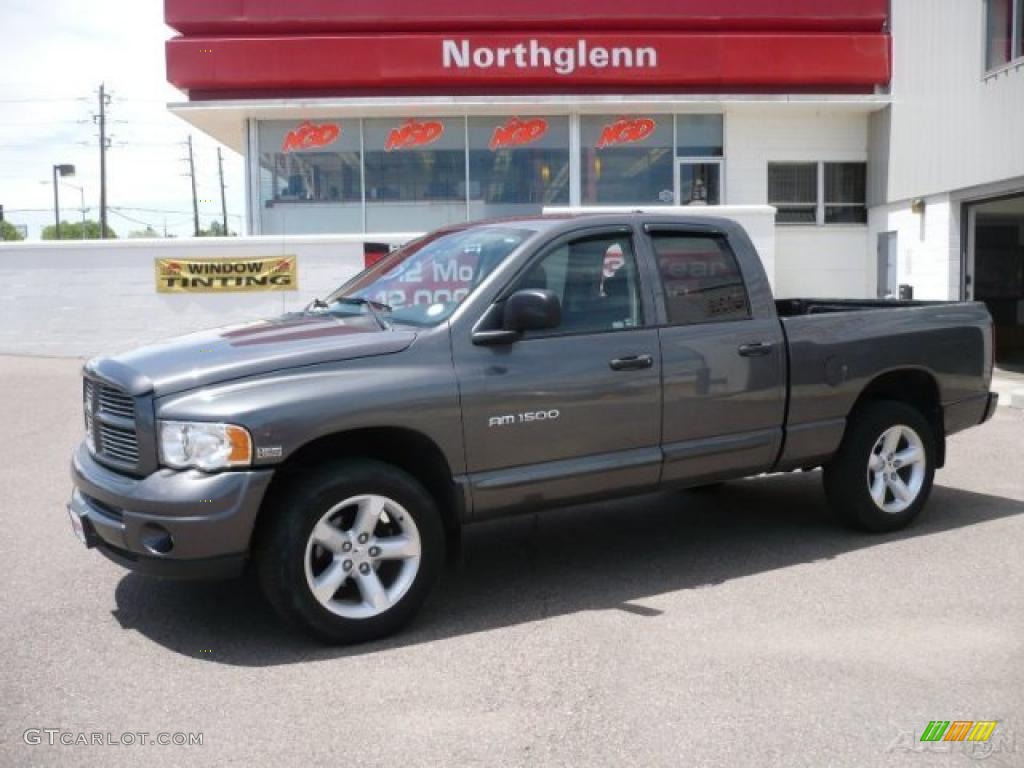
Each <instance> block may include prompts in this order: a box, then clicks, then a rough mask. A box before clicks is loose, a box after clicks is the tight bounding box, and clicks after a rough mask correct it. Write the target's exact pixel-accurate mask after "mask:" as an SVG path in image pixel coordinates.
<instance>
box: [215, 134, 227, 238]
mask: <svg viewBox="0 0 1024 768" xmlns="http://www.w3.org/2000/svg"><path fill="white" fill-rule="evenodd" d="M217 169H218V170H219V172H220V214H221V221H222V223H223V225H224V237H227V236H228V198H227V195H226V194H225V193H224V156H223V155H222V154H221V151H220V147H217Z"/></svg>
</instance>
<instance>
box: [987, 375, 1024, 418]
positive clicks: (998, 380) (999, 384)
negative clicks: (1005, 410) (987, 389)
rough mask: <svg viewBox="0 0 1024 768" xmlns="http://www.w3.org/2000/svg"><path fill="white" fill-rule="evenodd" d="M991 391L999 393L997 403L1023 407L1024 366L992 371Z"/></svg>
mask: <svg viewBox="0 0 1024 768" xmlns="http://www.w3.org/2000/svg"><path fill="white" fill-rule="evenodd" d="M992 391H993V392H998V393H999V404H1000V405H1008V406H1010V407H1011V408H1021V409H1024V368H1022V367H1019V366H1013V367H1012V368H1000V367H999V366H996V369H995V371H994V372H993V373H992Z"/></svg>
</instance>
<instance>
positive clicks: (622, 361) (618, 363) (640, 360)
mask: <svg viewBox="0 0 1024 768" xmlns="http://www.w3.org/2000/svg"><path fill="white" fill-rule="evenodd" d="M608 365H609V366H610V367H611V369H612V370H613V371H640V370H643V369H644V368H650V367H651V366H652V365H654V358H653V357H651V356H650V355H632V356H630V357H617V358H615V359H614V360H610V361H609V362H608Z"/></svg>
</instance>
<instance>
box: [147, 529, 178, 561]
mask: <svg viewBox="0 0 1024 768" xmlns="http://www.w3.org/2000/svg"><path fill="white" fill-rule="evenodd" d="M142 546H144V547H145V548H146V549H148V550H149V551H150V552H152V553H153V554H154V555H166V554H167V553H168V552H170V551H171V550H172V549H174V539H173V538H172V537H171V534H170V532H169V531H168V530H167V529H166V528H164V527H163V526H162V525H157V524H156V523H146V524H145V525H144V526H142Z"/></svg>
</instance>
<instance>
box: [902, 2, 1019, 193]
mask: <svg viewBox="0 0 1024 768" xmlns="http://www.w3.org/2000/svg"><path fill="white" fill-rule="evenodd" d="M984 10H985V3H984V0H892V34H893V78H892V85H891V91H892V94H893V100H892V108H891V109H892V112H891V118H890V119H891V134H890V137H889V147H888V158H887V165H888V171H889V173H888V185H887V195H886V201H887V202H895V201H899V200H905V199H909V198H915V197H925V196H928V195H934V194H939V193H944V192H948V191H951V190H958V189H964V188H967V187H974V186H979V185H983V184H990V183H993V182H997V181H1001V180H1003V179H1009V178H1013V177H1016V176H1024V60H1018V61H1017V63H1016V65H1014V66H1011V67H1009V68H1007V69H1004V70H1002V71H999V72H996V73H993V74H986V73H985V71H984V66H985V65H984V57H985V52H984V37H985V36H984V24H985V12H984Z"/></svg>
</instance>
